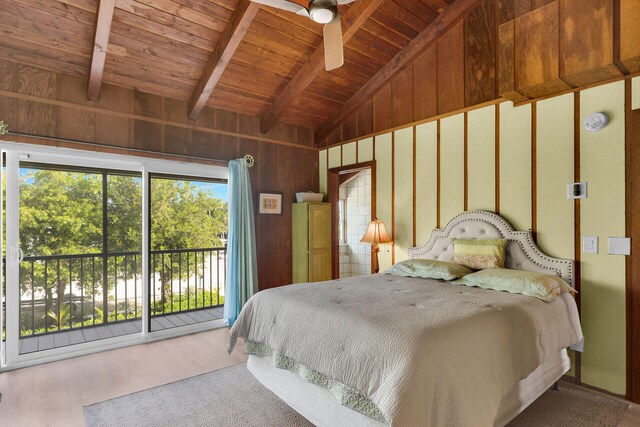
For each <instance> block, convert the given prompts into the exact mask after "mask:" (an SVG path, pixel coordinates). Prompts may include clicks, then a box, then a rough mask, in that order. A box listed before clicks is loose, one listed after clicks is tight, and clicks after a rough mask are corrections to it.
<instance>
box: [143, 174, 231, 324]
mask: <svg viewBox="0 0 640 427" xmlns="http://www.w3.org/2000/svg"><path fill="white" fill-rule="evenodd" d="M149 182H150V185H149V192H150V198H151V200H150V210H149V214H150V221H149V223H150V233H149V237H150V245H149V246H150V249H151V250H150V259H149V260H150V270H151V277H150V282H149V285H150V290H149V294H150V295H149V300H150V304H151V305H150V309H149V313H150V316H151V318H150V322H149V324H150V330H151V331H160V330H165V329H171V328H175V327H178V326H185V325H189V324H195V323H201V322H206V321H210V320H216V319H220V318H222V314H223V313H222V308H221V307H222V304H224V280H225V265H226V241H227V240H226V238H227V222H228V221H227V210H228V209H227V183H226V181H223V180H220V179H204V178H195V177H186V176H175V175H161V174H151V175H150V177H149Z"/></svg>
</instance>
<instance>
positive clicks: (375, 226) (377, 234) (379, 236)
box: [360, 218, 391, 243]
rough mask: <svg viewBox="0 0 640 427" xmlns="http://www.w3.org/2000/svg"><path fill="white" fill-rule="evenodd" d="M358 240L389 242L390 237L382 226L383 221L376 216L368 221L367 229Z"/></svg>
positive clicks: (364, 241)
mask: <svg viewBox="0 0 640 427" xmlns="http://www.w3.org/2000/svg"><path fill="white" fill-rule="evenodd" d="M360 241H361V242H362V243H391V238H390V237H389V234H388V233H387V229H386V228H384V223H383V222H382V221H379V220H378V218H374V220H373V221H371V222H370V223H369V226H368V227H367V231H366V232H365V233H364V236H362V239H360Z"/></svg>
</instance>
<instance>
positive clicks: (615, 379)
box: [319, 78, 640, 395]
mask: <svg viewBox="0 0 640 427" xmlns="http://www.w3.org/2000/svg"><path fill="white" fill-rule="evenodd" d="M630 84H631V82H630V81H628V82H624V81H619V82H615V83H610V84H606V85H601V86H597V87H593V88H590V89H586V90H583V91H580V92H576V93H570V94H565V95H562V96H557V97H552V98H548V99H545V100H542V101H536V102H533V103H531V104H525V105H523V106H519V107H514V106H513V104H512V103H511V102H509V101H504V102H496V103H494V104H491V105H487V106H482V107H479V108H476V109H471V110H469V111H466V112H463V113H459V114H454V115H451V116H448V117H445V118H439V119H437V120H433V121H427V122H425V123H420V124H417V125H415V126H414V125H412V126H408V127H405V128H400V129H396V130H394V131H393V132H387V133H382V134H379V135H376V136H375V137H373V138H371V137H368V138H365V139H362V140H356V141H355V142H347V143H346V144H342V145H336V146H333V147H330V148H328V149H324V150H321V151H320V153H319V158H320V164H321V165H322V166H321V168H320V183H321V184H320V191H326V173H327V168H330V167H339V166H341V163H340V162H341V159H344V158H345V156H344V153H345V149H346V147H349V148H348V150H349V152H351V151H355V152H356V153H361V152H365V151H366V152H369V147H370V146H372V145H373V147H374V150H373V153H374V154H373V155H374V160H375V161H376V170H377V183H376V188H377V203H376V208H377V212H376V213H375V214H376V216H377V217H378V218H379V219H381V220H382V221H384V222H385V224H386V225H387V230H388V231H389V232H390V233H391V234H392V235H393V236H394V244H393V245H381V253H380V269H381V270H384V269H385V268H387V267H389V266H390V265H391V263H392V262H394V261H396V262H397V261H399V260H402V259H404V258H405V257H406V252H407V247H408V246H415V245H422V244H425V243H426V242H427V240H428V238H429V236H430V235H431V232H432V231H433V229H434V228H436V227H444V226H445V225H446V224H447V222H448V221H449V220H450V219H451V218H452V217H453V216H455V215H456V214H458V213H460V212H461V211H464V210H476V209H480V210H489V211H496V212H498V213H500V214H501V215H503V216H504V217H505V218H506V219H508V220H509V222H510V223H511V224H512V225H513V226H514V227H515V228H517V229H519V230H532V232H533V233H534V236H535V237H536V238H537V242H538V244H539V246H540V247H541V249H542V250H543V251H545V252H546V253H548V254H550V255H552V256H555V257H559V258H566V259H574V260H576V261H577V270H578V282H577V284H576V286H577V288H578V290H579V292H580V293H579V301H580V304H581V314H582V325H583V330H584V334H585V336H586V341H585V352H584V353H583V354H582V355H581V356H580V357H576V358H574V362H575V363H574V370H572V372H571V375H572V376H575V379H576V380H577V381H578V382H581V383H583V384H587V385H590V386H593V387H597V388H600V389H603V390H606V391H608V392H611V393H614V394H618V395H624V394H625V393H627V391H626V384H627V376H626V372H627V371H626V369H627V367H626V359H627V348H626V342H627V341H626V340H627V338H626V332H625V328H626V319H625V306H626V299H625V292H626V289H627V286H633V289H634V292H638V291H637V289H636V288H638V285H637V284H635V283H633V282H632V281H631V280H627V275H626V273H625V257H624V256H617V255H608V254H607V238H608V237H619V236H624V235H625V231H626V230H625V226H629V227H631V226H632V225H630V223H629V224H628V223H627V221H628V217H625V206H628V203H630V201H631V200H633V198H637V195H636V194H632V193H631V192H629V191H628V190H627V193H626V194H625V188H626V187H625V186H626V185H629V183H628V182H627V183H625V144H627V146H629V145H630V144H632V140H631V139H629V138H635V136H633V134H632V132H630V133H628V136H627V137H625V115H627V116H628V118H627V120H632V119H634V120H635V118H640V116H638V115H637V114H635V112H634V113H633V114H632V112H631V109H632V107H631V105H632V98H633V91H632V90H630V88H629V89H628V90H626V91H625V85H630ZM634 86H640V78H639V79H635V81H634ZM636 90H638V91H640V87H638V88H636ZM638 93H640V92H638ZM638 104H639V105H637V107H640V98H639V102H638ZM594 111H606V112H607V113H608V114H609V117H610V122H609V125H608V126H607V127H606V128H605V129H604V130H602V131H600V132H587V131H585V130H584V128H583V126H582V123H583V121H584V119H585V117H586V116H587V115H588V114H590V113H592V112H594ZM636 125H637V126H640V122H639V123H637V124H636ZM633 129H635V128H633ZM626 138H627V139H626ZM636 139H637V138H636ZM636 139H633V141H635V140H636ZM354 145H355V147H354ZM634 152H635V151H634ZM349 159H350V160H349V161H350V162H352V161H353V159H352V157H351V156H349ZM627 162H633V160H632V158H630V157H627ZM635 163H637V161H636V162H635ZM413 165H415V166H414V167H412V166H413ZM635 174H637V171H636V172H635ZM628 175H629V174H628ZM627 179H629V178H628V177H627ZM574 180H576V181H586V182H587V183H588V186H589V197H588V198H587V199H583V200H581V201H580V202H579V203H578V202H575V201H573V200H568V199H567V183H570V182H573V181H574ZM634 185H635V184H634ZM629 188H635V187H629ZM412 196H413V197H412ZM634 203H635V202H634ZM636 204H637V203H636ZM636 219H637V218H636ZM635 222H637V221H634V222H633V224H635ZM633 227H635V225H633ZM583 235H592V236H598V237H599V253H598V254H582V253H581V236H583ZM627 236H629V237H631V234H629V232H627ZM634 237H635V235H634ZM636 264H637V265H636ZM636 264H634V265H635V267H634V268H635V269H637V268H638V265H640V263H636ZM634 274H636V273H634ZM636 316H637V317H640V316H638V315H636ZM636 340H637V338H636ZM634 342H635V341H634ZM639 366H640V365H639ZM638 369H639V370H640V368H638Z"/></svg>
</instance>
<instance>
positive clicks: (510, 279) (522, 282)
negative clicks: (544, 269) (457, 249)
mask: <svg viewBox="0 0 640 427" xmlns="http://www.w3.org/2000/svg"><path fill="white" fill-rule="evenodd" d="M453 283H454V284H456V285H465V286H475V287H479V288H483V289H494V290H496V291H506V292H511V293H514V294H522V295H527V296H530V297H535V298H538V299H541V300H542V301H547V302H550V301H553V300H554V299H555V298H556V295H560V294H561V293H563V292H570V293H572V294H573V293H575V291H574V290H573V288H571V287H570V286H569V285H568V284H567V283H566V282H565V281H564V280H562V279H561V278H560V277H557V276H552V275H549V274H541V273H534V272H531V271H524V270H511V269H507V268H488V269H486V270H481V271H477V272H475V273H472V274H469V275H466V276H464V277H463V278H462V279H460V280H456V281H455V282H453Z"/></svg>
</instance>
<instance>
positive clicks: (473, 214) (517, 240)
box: [408, 211, 575, 287]
mask: <svg viewBox="0 0 640 427" xmlns="http://www.w3.org/2000/svg"><path fill="white" fill-rule="evenodd" d="M454 238H461V239H507V240H508V243H507V249H506V254H505V267H507V268H513V269H517V270H527V271H534V272H539V273H546V274H553V275H556V276H560V277H562V278H563V279H564V280H565V281H566V282H567V283H569V284H570V285H571V286H574V268H573V261H571V260H566V259H560V258H553V257H550V256H548V255H545V254H544V253H542V251H541V250H540V249H539V248H538V247H537V246H536V244H535V243H533V239H532V238H531V232H529V231H513V228H512V227H511V225H509V223H508V222H507V221H506V220H505V219H504V218H502V217H501V216H500V215H498V214H496V213H493V212H485V211H470V212H464V213H461V214H459V215H457V216H455V217H454V218H453V219H452V220H451V221H449V223H448V224H447V226H446V227H445V228H442V229H436V230H434V231H433V233H432V234H431V238H430V239H429V241H428V242H427V244H426V245H423V246H418V247H415V248H409V252H408V255H409V258H426V259H437V260H441V261H452V260H453V239H454ZM574 287H575V286H574Z"/></svg>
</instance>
